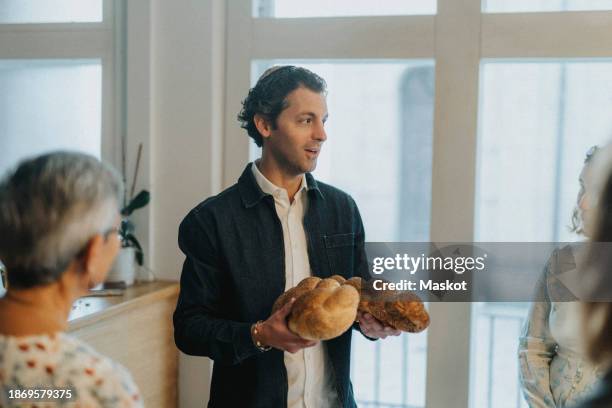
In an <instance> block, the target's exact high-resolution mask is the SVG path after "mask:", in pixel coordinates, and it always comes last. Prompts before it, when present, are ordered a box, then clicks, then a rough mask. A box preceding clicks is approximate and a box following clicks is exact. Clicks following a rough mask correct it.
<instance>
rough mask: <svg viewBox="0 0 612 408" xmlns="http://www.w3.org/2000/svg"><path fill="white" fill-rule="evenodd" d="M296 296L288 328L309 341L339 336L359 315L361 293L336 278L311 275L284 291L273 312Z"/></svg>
mask: <svg viewBox="0 0 612 408" xmlns="http://www.w3.org/2000/svg"><path fill="white" fill-rule="evenodd" d="M291 298H295V303H294V304H293V306H292V307H291V313H290V314H289V318H288V326H289V329H290V330H291V331H292V332H294V333H295V334H297V335H299V336H300V337H302V338H304V339H308V340H328V339H333V338H334V337H338V336H339V335H341V334H342V333H344V332H345V331H346V330H348V329H349V327H351V325H352V324H353V322H354V321H355V317H356V316H357V306H358V304H359V292H358V291H357V290H356V289H355V288H353V287H351V286H349V285H341V284H340V283H338V281H337V280H336V279H331V278H329V279H320V278H317V277H309V278H306V279H304V280H302V281H301V282H300V283H299V284H298V285H297V286H295V287H293V288H291V289H289V290H288V291H286V292H285V293H283V294H282V295H281V296H280V297H279V298H278V299H277V300H276V302H275V303H274V306H273V307H272V311H273V312H275V311H277V310H278V309H280V308H282V307H283V306H284V305H285V304H286V303H287V302H289V301H290V300H291Z"/></svg>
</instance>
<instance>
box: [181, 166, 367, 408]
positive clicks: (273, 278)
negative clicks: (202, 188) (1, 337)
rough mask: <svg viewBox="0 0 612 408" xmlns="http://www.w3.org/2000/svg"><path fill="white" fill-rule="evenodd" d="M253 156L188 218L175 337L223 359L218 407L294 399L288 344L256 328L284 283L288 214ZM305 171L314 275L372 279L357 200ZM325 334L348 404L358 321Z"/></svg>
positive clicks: (215, 384) (216, 375) (217, 366)
mask: <svg viewBox="0 0 612 408" xmlns="http://www.w3.org/2000/svg"><path fill="white" fill-rule="evenodd" d="M250 166H251V164H248V165H247V167H246V169H245V170H244V172H243V173H242V175H241V176H240V178H239V180H238V183H237V184H234V185H233V186H231V187H229V188H228V189H226V190H224V191H223V192H221V193H220V194H218V195H216V196H213V197H210V198H208V199H207V200H205V201H204V202H202V203H200V204H199V205H198V206H197V207H195V208H194V209H193V210H191V211H190V212H189V214H188V215H187V216H186V217H185V219H184V220H183V221H182V223H181V225H180V228H179V247H180V249H181V250H182V251H183V253H185V255H186V259H185V263H184V265H183V271H182V274H181V290H180V295H179V299H178V303H177V306H176V311H175V312H174V319H173V320H174V338H175V342H176V345H177V347H178V348H179V349H180V350H181V351H183V352H184V353H186V354H190V355H195V356H206V357H209V358H211V359H212V360H214V367H213V375H212V384H211V390H210V401H209V403H208V406H209V407H241V408H242V407H265V408H270V407H285V406H287V372H286V370H285V365H284V362H283V352H282V351H280V350H271V351H269V352H260V351H259V350H258V349H257V348H256V347H255V346H254V345H253V342H252V339H251V333H250V327H251V325H252V324H253V323H254V322H256V321H258V320H264V319H266V318H268V317H269V315H270V312H271V309H272V305H273V303H274V301H275V300H276V298H277V297H278V296H279V295H280V294H281V293H283V291H284V289H285V254H284V244H283V231H282V227H281V223H280V220H279V218H278V216H277V214H276V209H275V206H274V199H273V197H272V196H271V195H268V194H265V193H264V192H263V191H262V190H261V188H260V187H259V185H258V184H257V182H256V180H255V177H254V176H253V173H252V170H251V168H250ZM306 177H307V184H308V206H307V210H306V213H305V215H304V229H305V231H306V238H307V245H308V257H309V261H310V267H311V269H312V272H313V275H315V276H318V277H321V278H325V277H329V276H331V275H334V274H338V275H342V276H344V277H345V278H350V277H352V276H361V277H363V278H366V279H367V278H368V275H369V273H368V265H367V259H366V254H365V249H364V240H365V236H364V229H363V224H362V221H361V217H360V215H359V210H358V209H357V205H356V204H355V202H354V201H353V199H352V198H351V197H350V196H349V195H348V194H346V193H344V192H342V191H340V190H339V189H337V188H334V187H332V186H329V185H327V184H324V183H321V182H318V181H316V180H315V179H314V178H313V177H312V175H311V174H306ZM354 327H355V328H358V325H356V326H354ZM323 344H324V348H325V351H326V353H327V355H328V357H329V360H330V362H331V367H332V369H333V377H334V379H335V386H336V391H337V393H338V397H339V399H340V402H341V403H342V406H343V407H355V406H356V404H355V400H354V397H353V390H352V385H351V382H350V378H349V373H350V350H351V330H349V331H347V332H346V333H344V334H343V335H341V336H340V337H337V338H335V339H332V340H329V341H325V342H324V343H323Z"/></svg>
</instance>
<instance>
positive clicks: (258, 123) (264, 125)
mask: <svg viewBox="0 0 612 408" xmlns="http://www.w3.org/2000/svg"><path fill="white" fill-rule="evenodd" d="M253 122H254V123H255V127H256V128H257V130H258V131H259V134H260V135H262V136H263V137H264V138H267V137H270V134H271V133H272V126H271V124H270V122H269V121H268V119H267V118H266V117H265V116H264V115H261V114H259V113H256V114H255V116H253Z"/></svg>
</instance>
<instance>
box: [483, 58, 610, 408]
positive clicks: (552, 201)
mask: <svg viewBox="0 0 612 408" xmlns="http://www.w3.org/2000/svg"><path fill="white" fill-rule="evenodd" d="M480 94H481V97H480V131H479V136H478V163H477V175H476V177H477V180H476V207H475V208H476V214H475V220H476V225H475V240H476V241H509V242H513V241H514V242H534V241H542V242H566V241H576V240H581V239H584V237H583V236H580V235H577V234H575V233H573V232H572V231H571V230H570V228H569V227H570V225H571V219H572V213H573V209H574V207H575V205H576V197H577V194H578V191H579V188H580V184H579V182H578V178H579V174H580V172H581V169H582V167H583V163H584V159H585V154H586V152H587V150H589V148H590V147H591V146H593V145H596V144H599V145H601V144H603V143H606V142H607V141H608V140H609V138H610V135H611V134H612V115H610V112H612V63H611V62H607V61H580V62H578V61H530V62H505V61H485V62H483V64H482V66H481V90H480ZM529 306H530V304H529V303H476V304H474V307H473V315H474V318H473V321H474V322H475V323H474V325H473V330H472V351H473V352H472V367H471V379H472V385H471V391H472V392H471V405H472V407H474V408H499V407H502V408H504V407H508V408H518V407H526V406H527V405H526V404H525V402H524V401H523V398H522V395H521V389H520V384H519V378H518V373H519V371H518V369H519V367H518V357H517V348H518V344H519V343H518V340H519V336H520V332H521V326H522V324H523V320H524V318H525V316H526V315H527V310H528V308H529Z"/></svg>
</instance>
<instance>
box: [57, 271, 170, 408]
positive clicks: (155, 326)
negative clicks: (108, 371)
mask: <svg viewBox="0 0 612 408" xmlns="http://www.w3.org/2000/svg"><path fill="white" fill-rule="evenodd" d="M178 290H179V287H178V284H177V283H175V282H151V283H144V284H138V285H135V286H133V287H130V288H128V289H126V290H125V291H124V293H123V294H122V295H121V296H108V297H106V296H105V297H85V298H81V299H79V300H77V302H75V304H74V306H73V310H72V312H71V314H70V318H69V322H70V324H69V329H68V332H69V333H70V334H71V335H73V336H76V337H78V338H79V339H81V340H83V341H85V342H87V343H88V344H90V345H91V346H92V347H94V348H95V349H96V350H97V351H99V352H100V353H101V354H104V355H106V356H108V357H110V358H112V359H113V360H115V361H117V362H119V363H121V364H122V365H124V366H125V367H126V368H127V369H128V370H129V371H130V372H131V373H132V376H133V377H134V380H135V381H136V383H137V384H138V387H139V388H140V391H141V393H142V395H143V398H144V402H145V406H146V407H147V408H154V407H160V408H172V407H176V406H177V378H178V350H177V349H176V346H175V345H174V338H173V329H172V313H173V311H174V308H175V306H176V299H177V296H178Z"/></svg>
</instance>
